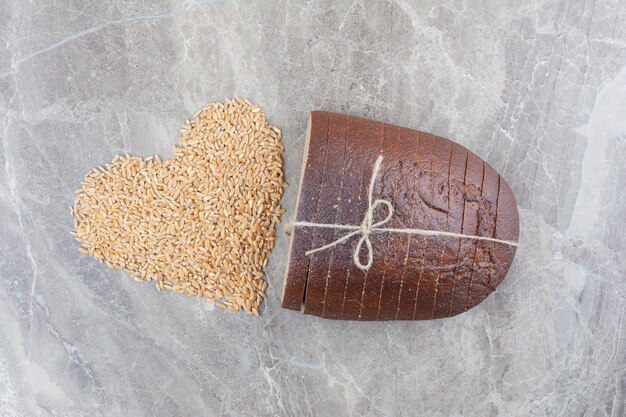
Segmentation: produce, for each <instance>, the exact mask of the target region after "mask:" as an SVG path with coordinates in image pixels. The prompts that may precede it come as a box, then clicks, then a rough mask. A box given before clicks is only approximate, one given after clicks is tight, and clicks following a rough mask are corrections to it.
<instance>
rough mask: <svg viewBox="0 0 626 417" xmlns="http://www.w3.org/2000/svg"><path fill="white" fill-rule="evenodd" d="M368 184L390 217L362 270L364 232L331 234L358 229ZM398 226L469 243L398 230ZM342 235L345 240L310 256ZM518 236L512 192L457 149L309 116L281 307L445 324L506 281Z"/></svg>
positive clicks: (387, 129)
mask: <svg viewBox="0 0 626 417" xmlns="http://www.w3.org/2000/svg"><path fill="white" fill-rule="evenodd" d="M378 159H380V161H378ZM377 161H378V162H377ZM377 163H378V164H380V165H379V170H378V171H376V173H374V171H375V168H374V167H375V165H377ZM372 176H375V178H374V179H373V182H372ZM370 184H372V187H373V188H372V201H373V202H375V201H376V200H378V199H382V200H386V201H388V202H389V203H391V206H393V212H392V214H391V217H390V218H389V221H388V222H386V223H385V224H384V225H380V226H379V227H380V228H384V229H385V230H375V228H374V230H371V231H370V232H369V233H367V239H366V240H369V242H370V243H371V247H372V252H371V255H372V263H371V265H369V267H367V268H365V267H364V266H365V265H364V264H366V263H367V260H368V248H367V242H363V245H362V247H361V250H360V252H359V257H358V260H359V261H360V262H359V263H360V264H361V265H357V263H356V262H355V260H354V259H353V255H354V253H355V250H356V248H357V244H358V242H359V240H360V239H362V240H363V232H362V230H361V231H355V230H352V229H350V230H346V229H342V228H341V227H334V226H332V225H349V226H355V227H354V229H357V228H358V227H359V226H360V225H361V224H362V222H363V219H364V216H365V215H366V213H367V212H368V208H369V207H370V202H369V199H368V192H369V187H370ZM387 215H388V212H387V208H386V207H385V205H384V204H380V205H379V206H376V207H375V208H374V209H373V211H372V223H374V224H375V223H376V222H380V221H381V220H383V219H385V216H387ZM320 225H322V226H320ZM323 225H326V226H323ZM399 229H405V230H406V229H411V230H414V229H419V230H426V231H438V232H451V233H454V234H463V235H465V236H464V237H459V236H445V235H443V236H442V235H435V236H424V235H422V234H421V233H413V232H411V233H406V232H397V231H395V230H399ZM349 233H353V236H352V237H350V238H349V239H347V240H345V241H343V242H339V243H337V244H335V245H332V246H331V247H328V248H325V249H320V250H319V251H317V252H315V253H310V251H311V250H314V249H319V248H321V247H323V246H325V245H329V244H332V242H334V241H336V240H337V239H339V238H341V237H343V236H345V235H347V234H349ZM473 236H474V237H473ZM475 236H480V237H486V238H492V239H498V240H501V241H504V242H496V241H492V240H479V239H476V238H475ZM518 236H519V219H518V213H517V206H516V203H515V198H514V196H513V193H512V192H511V190H510V188H509V187H508V185H507V184H506V182H505V181H504V179H502V177H501V176H500V175H498V173H496V172H495V171H494V170H493V169H492V168H491V167H490V166H489V165H488V164H487V163H485V162H484V161H483V160H482V159H480V158H479V157H478V156H476V155H475V154H473V153H472V152H470V151H468V150H467V149H465V148H464V147H462V146H460V145H458V144H456V143H454V142H451V141H449V140H447V139H444V138H441V137H438V136H434V135H431V134H428V133H424V132H419V131H417V130H411V129H406V128H402V127H398V126H393V125H389V124H385V123H381V122H375V121H371V120H366V119H362V118H358V117H353V116H347V115H342V114H337V113H330V112H324V111H315V112H312V113H311V116H310V119H309V128H308V133H307V145H306V149H305V162H304V165H303V172H302V176H301V183H300V189H299V195H298V201H297V215H296V221H295V223H294V230H293V233H292V236H291V242H290V252H289V263H288V267H287V275H286V279H285V286H284V293H283V301H282V306H283V307H284V308H288V309H292V310H302V309H303V310H304V313H305V314H313V315H316V316H320V317H325V318H332V319H346V320H424V319H432V318H441V317H449V316H453V315H456V314H459V313H462V312H464V311H466V310H468V309H469V308H471V307H473V306H475V305H477V304H478V303H480V302H481V301H482V300H484V299H485V298H486V297H487V296H488V295H489V294H490V293H491V292H492V291H493V290H494V289H495V288H496V286H497V285H498V284H499V283H500V282H501V281H502V279H503V278H504V276H505V275H506V272H507V270H508V269H509V267H510V265H511V263H512V261H513V257H514V255H515V249H516V242H517V240H518ZM307 252H309V253H308V254H307Z"/></svg>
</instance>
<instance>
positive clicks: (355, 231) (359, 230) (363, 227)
mask: <svg viewBox="0 0 626 417" xmlns="http://www.w3.org/2000/svg"><path fill="white" fill-rule="evenodd" d="M382 162H383V157H382V155H381V156H379V157H378V159H376V163H375V164H374V171H373V173H372V179H371V180H370V185H369V190H368V193H367V202H368V207H367V211H366V212H365V217H364V218H363V221H362V222H361V224H360V225H358V226H357V225H352V224H331V223H312V222H296V223H294V226H300V227H317V228H320V229H339V230H352V231H351V232H349V233H346V234H345V235H343V236H342V237H340V238H339V239H337V240H334V241H332V242H330V243H328V244H326V245H324V246H320V247H319V248H315V249H311V250H309V251H307V252H305V255H306V256H309V255H312V254H314V253H317V252H321V251H323V250H326V249H330V248H332V247H334V246H337V245H340V244H342V243H343V242H345V241H347V240H349V239H351V238H352V237H354V236H357V235H361V238H360V239H359V241H358V243H357V245H356V247H355V248H354V253H353V256H352V257H353V260H354V264H355V265H356V266H357V267H358V268H359V269H361V270H363V271H367V270H368V269H369V268H370V267H371V266H372V263H373V262H374V255H373V251H374V250H373V248H372V242H371V240H370V234H371V233H372V232H389V233H405V234H409V235H418V236H426V237H434V236H444V237H456V238H460V239H473V240H484V241H488V242H495V243H502V244H505V245H509V246H518V244H517V242H514V241H510V240H501V239H495V238H491V237H485V236H475V235H465V234H461V233H453V232H442V231H439V230H424V229H392V228H387V227H381V226H383V225H384V224H386V223H387V222H388V221H389V220H391V217H392V216H393V205H392V204H391V203H390V202H389V201H387V200H382V199H376V200H375V201H374V202H373V203H372V193H373V192H374V184H375V183H376V177H377V176H378V171H379V170H380V165H381V163H382ZM381 205H384V206H386V207H387V216H386V217H385V218H384V219H383V220H380V221H378V222H376V223H374V210H376V208H377V207H378V206H381ZM364 243H365V246H366V247H367V263H365V264H363V263H361V259H360V258H359V254H360V253H361V249H362V247H363V244H364Z"/></svg>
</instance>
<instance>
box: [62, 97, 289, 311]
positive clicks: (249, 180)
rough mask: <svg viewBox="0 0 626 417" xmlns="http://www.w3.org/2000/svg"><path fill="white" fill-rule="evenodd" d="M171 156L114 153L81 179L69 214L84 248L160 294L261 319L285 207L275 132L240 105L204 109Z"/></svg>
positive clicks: (254, 109) (257, 114) (280, 150)
mask: <svg viewBox="0 0 626 417" xmlns="http://www.w3.org/2000/svg"><path fill="white" fill-rule="evenodd" d="M178 143H179V144H178V146H175V147H174V156H173V157H172V158H171V159H169V160H167V161H161V159H160V158H159V157H158V156H155V157H150V158H147V159H142V158H140V157H134V156H129V155H125V156H116V157H115V158H114V159H113V161H112V162H111V163H109V164H106V165H105V166H104V167H98V168H95V169H93V170H91V171H90V172H88V173H87V174H86V175H85V178H84V181H83V183H82V186H81V187H80V188H79V189H78V190H77V196H76V201H75V205H74V207H72V213H73V215H74V227H75V229H76V233H75V236H76V239H77V240H78V241H79V242H81V243H82V246H83V247H81V248H80V251H81V252H83V253H88V254H89V255H91V256H93V257H95V258H96V259H98V260H100V261H104V262H106V264H107V265H108V266H109V267H111V268H116V269H124V270H126V271H128V272H129V273H130V274H131V275H132V276H133V277H134V278H135V279H136V280H138V281H156V287H157V289H159V290H162V289H168V290H172V291H175V292H178V293H183V294H188V295H197V296H201V297H206V298H208V299H209V300H212V301H216V302H217V303H216V304H217V305H218V306H220V307H226V308H228V309H229V310H231V311H239V310H241V309H243V310H245V311H246V312H247V313H248V314H258V312H259V305H260V304H261V302H262V301H263V299H264V298H265V290H266V288H267V282H265V280H263V272H262V268H263V267H264V266H265V265H266V263H267V255H268V254H269V253H270V251H271V250H272V248H273V246H274V237H275V224H276V223H277V222H278V221H279V217H280V215H281V214H282V213H283V212H284V209H282V208H281V206H280V202H279V200H280V197H281V195H282V193H283V189H284V188H285V187H286V184H285V183H284V182H283V172H282V154H283V146H282V144H281V141H280V130H279V129H278V128H276V127H274V126H271V125H269V124H268V123H267V121H266V120H265V116H264V114H263V112H262V111H261V110H260V109H259V107H257V106H255V105H253V104H252V103H250V102H249V101H248V100H246V99H241V98H237V99H234V100H229V99H226V100H225V101H224V102H223V103H221V102H216V103H209V104H208V105H207V107H206V108H204V109H202V110H200V111H199V112H198V113H196V115H195V118H194V119H193V120H191V121H189V120H188V121H187V122H186V123H185V125H184V126H183V129H182V130H181V137H180V139H179V141H178Z"/></svg>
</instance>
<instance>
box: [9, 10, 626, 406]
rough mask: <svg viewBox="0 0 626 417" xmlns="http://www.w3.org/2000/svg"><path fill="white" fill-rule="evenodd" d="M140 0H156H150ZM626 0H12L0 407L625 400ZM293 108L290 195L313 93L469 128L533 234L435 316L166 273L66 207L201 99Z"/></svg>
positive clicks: (444, 129) (329, 102)
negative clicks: (142, 272) (215, 287)
mask: <svg viewBox="0 0 626 417" xmlns="http://www.w3.org/2000/svg"><path fill="white" fill-rule="evenodd" d="M146 3H150V5H149V6H147V5H146ZM625 14H626V7H625V6H624V4H623V2H620V1H619V0H596V1H582V0H581V1H575V0H561V1H548V0H540V1H537V2H520V1H506V2H498V6H496V5H495V3H490V2H480V1H467V2H452V1H450V2H440V1H435V0H430V1H420V2H383V1H374V2H369V1H368V2H365V1H353V2H343V1H324V2H308V3H304V2H288V1H261V2H251V1H244V2H219V1H191V2H182V1H174V0H171V1H157V2H143V1H121V0H118V1H112V2H99V1H85V2H72V1H63V0H61V1H57V2H54V3H52V2H47V1H43V0H31V1H29V2H23V1H18V0H14V1H8V2H2V4H1V5H0V40H1V42H0V214H1V216H0V283H1V284H2V285H0V323H1V325H0V415H1V416H3V417H5V416H7V417H8V416H81V415H94V416H118V415H129V416H130V415H132V416H144V415H145V416H187V415H198V416H200V415H204V416H214V415H231V416H270V415H285V416H291V415H297V416H300V415H318V416H340V415H371V416H385V415H393V416H399V415H405V416H409V415H417V414H419V415H432V416H478V415H480V416H499V415H501V416H610V417H618V416H620V417H621V416H623V415H625V414H626V410H625V406H624V404H625V403H626V382H624V381H625V380H626V344H625V341H624V339H625V334H626V332H625V330H624V329H625V327H626V317H625V316H626V261H625V258H626V243H625V240H624V236H626V224H625V223H624V219H625V218H626V197H624V195H625V194H624V193H623V192H622V191H623V190H624V188H625V187H626V172H625V171H626V165H625V164H624V160H626V124H625V122H624V120H626V111H625V107H624V103H625V102H626V29H625V28H626V27H625V26H624V25H623V22H624V19H625ZM233 95H243V96H246V97H249V98H250V99H252V100H253V101H255V102H256V103H258V104H260V105H261V106H262V107H263V108H264V110H265V111H266V114H267V116H268V119H269V120H270V122H271V123H273V124H276V125H278V126H280V127H282V128H283V134H284V142H285V145H286V152H287V158H286V162H285V168H286V175H287V179H288V181H289V182H290V183H291V184H292V187H290V188H289V189H288V190H287V193H286V196H285V198H284V203H285V206H286V207H287V208H288V210H289V211H288V213H287V215H286V216H285V220H287V219H288V218H289V215H292V214H293V206H294V203H295V195H296V191H297V190H296V186H295V185H296V183H297V178H298V175H299V171H300V163H301V158H302V151H303V139H304V133H305V127H306V123H307V115H308V112H309V111H310V110H313V109H324V110H331V111H337V112H345V113H349V114H354V115H359V116H362V117H368V118H373V119H378V120H382V121H385V122H391V123H394V124H398V125H402V126H407V127H411V128H415V129H420V130H424V131H430V132H432V133H434V134H437V135H440V136H444V137H448V138H451V139H454V140H455V141H457V142H459V143H460V144H462V145H464V146H466V147H468V148H469V149H471V150H473V151H474V152H476V153H477V154H478V155H479V156H480V157H482V158H484V159H485V160H486V161H488V162H489V163H490V164H491V165H492V166H493V167H494V168H495V169H496V170H497V171H499V172H500V173H502V175H503V176H504V177H505V178H506V180H507V182H508V183H509V184H510V185H511V188H512V189H513V191H514V192H515V194H516V196H517V199H518V203H519V206H520V216H521V230H522V233H521V246H520V248H519V250H518V253H517V256H516V259H515V262H514V264H513V267H512V269H511V271H510V272H509V276H508V277H507V278H506V279H505V280H504V282H503V283H502V284H501V285H500V286H499V287H498V290H497V291H496V292H495V293H494V294H492V295H491V296H490V297H489V298H488V299H487V300H486V301H485V302H483V303H482V304H480V305H479V306H478V307H477V308H475V309H472V310H471V311H469V312H467V313H465V314H462V315H460V316H457V317H454V318H451V319H445V320H437V321H427V322H391V323H354V322H334V321H325V320H322V319H318V318H315V317H310V316H304V315H301V314H298V313H294V312H290V311H286V310H281V309H280V308H279V304H280V294H281V289H282V279H283V274H284V267H285V259H286V253H285V252H286V247H287V238H286V236H284V235H283V233H282V231H284V228H283V229H279V235H280V238H279V239H278V241H277V246H276V249H275V250H274V253H273V254H272V256H271V258H270V263H269V265H268V268H267V275H268V280H269V283H270V288H269V300H268V301H267V303H266V304H265V308H264V311H263V313H262V316H261V317H260V318H250V317H246V316H244V315H243V314H237V315H233V314H230V313H228V312H223V311H217V310H214V309H213V306H212V305H211V303H209V302H206V301H201V300H197V299H188V298H185V297H181V296H177V295H176V294H170V293H157V292H156V291H155V290H154V288H153V286H152V285H150V284H139V283H136V282H134V281H132V280H131V279H130V278H129V277H128V276H127V275H125V274H124V273H121V272H118V271H113V270H109V269H107V268H106V267H105V266H103V265H101V264H98V263H97V262H95V261H94V260H93V259H92V258H90V257H87V256H81V255H79V254H78V251H77V249H78V245H77V243H76V242H74V241H73V240H72V238H71V236H70V231H71V217H70V215H69V211H68V207H69V206H70V205H71V203H72V201H73V191H74V189H75V188H77V187H78V185H79V182H80V180H81V178H82V176H83V174H84V172H86V171H87V170H88V169H89V168H91V167H93V166H95V165H98V164H102V163H104V162H107V161H109V160H110V159H111V158H112V157H113V156H114V155H115V154H118V153H123V152H129V153H131V154H137V155H150V154H154V153H158V154H160V155H161V156H163V157H168V156H169V155H170V154H171V151H170V148H171V146H172V145H174V144H175V142H176V137H177V130H178V128H179V126H180V125H181V124H182V122H183V121H184V119H185V118H187V117H189V116H190V115H192V114H193V113H194V112H195V111H196V110H197V109H198V108H200V106H202V105H203V104H204V103H205V102H207V101H210V100H215V99H221V98H223V97H225V96H233Z"/></svg>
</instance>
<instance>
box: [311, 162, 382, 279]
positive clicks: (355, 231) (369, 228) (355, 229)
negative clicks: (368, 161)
mask: <svg viewBox="0 0 626 417" xmlns="http://www.w3.org/2000/svg"><path fill="white" fill-rule="evenodd" d="M382 162H383V157H382V156H379V157H378V159H376V164H375V165H374V172H373V173H372V179H371V181H370V186H369V189H368V193H367V210H366V211H365V216H363V221H362V222H361V225H360V226H350V225H333V226H335V228H337V229H347V230H352V231H351V232H348V233H346V234H345V235H343V236H342V237H340V238H339V239H337V240H335V241H333V242H330V243H329V244H327V245H324V246H321V247H319V248H316V249H311V250H310V251H307V252H306V253H305V255H307V256H309V255H311V254H314V253H316V252H320V251H323V250H326V249H329V248H332V247H334V246H336V245H339V244H341V243H343V242H345V241H346V240H348V239H350V238H352V237H354V236H357V235H361V237H360V238H359V241H358V242H357V244H356V246H355V248H354V253H353V256H352V257H353V259H354V264H355V265H356V266H357V267H359V268H360V269H362V270H363V271H367V270H368V269H369V268H370V267H371V266H372V263H373V262H374V249H373V248H372V241H371V240H370V234H372V232H373V231H375V230H376V228H379V227H381V226H383V225H384V224H386V223H387V222H388V221H389V220H391V217H392V216H393V206H392V205H391V203H390V202H389V201H387V200H382V199H377V200H375V201H373V202H372V194H373V192H374V183H375V182H376V177H377V176H378V171H379V170H380V165H381V163H382ZM380 206H385V207H386V208H387V216H386V217H385V218H384V219H382V220H380V221H377V222H376V223H374V212H375V211H376V209H377V208H378V207H380ZM300 225H306V224H302V223H301V224H300ZM363 244H365V247H366V248H367V262H366V263H362V262H361V257H360V254H361V250H362V249H363Z"/></svg>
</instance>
